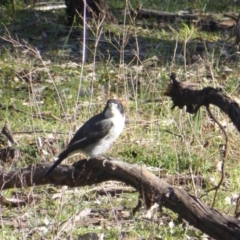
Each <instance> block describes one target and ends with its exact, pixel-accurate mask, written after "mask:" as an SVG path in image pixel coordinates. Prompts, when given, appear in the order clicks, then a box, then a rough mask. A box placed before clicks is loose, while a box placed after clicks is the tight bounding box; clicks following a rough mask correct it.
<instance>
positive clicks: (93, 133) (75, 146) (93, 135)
mask: <svg viewBox="0 0 240 240" xmlns="http://www.w3.org/2000/svg"><path fill="white" fill-rule="evenodd" d="M95 117H96V116H95ZM96 119H99V118H96ZM96 119H94V117H93V118H91V119H90V120H88V121H87V122H86V123H85V124H84V125H83V126H82V127H81V128H80V129H79V130H78V131H77V132H76V133H75V135H74V136H73V138H72V140H71V141H70V143H69V144H68V146H67V148H66V149H65V150H64V151H63V152H61V153H60V154H59V156H58V159H57V161H55V163H54V164H53V165H52V166H51V168H50V169H49V170H48V171H47V173H46V175H45V177H44V178H46V177H47V176H49V174H50V173H51V172H52V171H53V170H54V169H55V168H56V167H57V165H59V164H60V163H61V162H62V161H63V160H64V159H65V158H67V157H68V156H70V154H71V153H74V152H76V151H78V150H80V149H81V148H84V147H86V146H88V145H89V144H91V143H95V142H97V141H99V140H100V139H101V138H104V137H105V136H107V134H108V132H109V130H110V129H111V127H112V125H113V124H112V121H111V120H109V119H102V120H100V121H96Z"/></svg>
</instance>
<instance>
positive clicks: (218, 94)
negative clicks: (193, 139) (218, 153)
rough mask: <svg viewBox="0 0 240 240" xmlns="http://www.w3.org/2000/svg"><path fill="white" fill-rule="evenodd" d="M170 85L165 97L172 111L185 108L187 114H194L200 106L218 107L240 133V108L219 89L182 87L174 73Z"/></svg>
mask: <svg viewBox="0 0 240 240" xmlns="http://www.w3.org/2000/svg"><path fill="white" fill-rule="evenodd" d="M170 78H171V83H170V84H169V85H168V87H167V90H166V92H165V95H166V96H169V97H171V99H172V101H173V106H172V109H174V108H175V107H179V108H180V109H182V108H183V107H184V106H186V107H187V110H186V111H187V112H188V113H191V114H195V113H196V112H197V111H198V110H199V108H200V107H201V106H208V105H210V104H212V105H215V106H217V107H219V108H220V109H221V110H222V111H223V112H225V113H226V114H227V115H228V116H229V118H230V119H231V120H232V122H233V124H234V125H235V126H236V128H237V129H238V131H240V107H239V106H238V104H237V103H236V102H235V101H233V100H232V99H231V98H229V97H228V96H226V95H225V94H223V93H222V91H221V89H216V88H213V87H205V88H203V89H201V90H192V89H189V88H187V87H184V86H183V85H182V84H181V83H180V82H178V81H177V80H176V76H175V74H174V73H172V74H171V76H170Z"/></svg>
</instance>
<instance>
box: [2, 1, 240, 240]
mask: <svg viewBox="0 0 240 240" xmlns="http://www.w3.org/2000/svg"><path fill="white" fill-rule="evenodd" d="M220 2H221V1H220ZM226 2H227V1H226ZM115 3H116V4H115ZM157 3H158V2H156V1H150V2H147V1H142V2H139V1H132V2H131V4H132V6H134V7H136V6H140V5H142V7H148V8H151V7H152V8H155V7H156V8H155V9H159V10H164V11H177V10H179V9H184V8H185V7H191V8H193V9H195V8H197V9H199V10H201V11H215V12H219V11H221V6H220V5H219V6H217V7H218V8H215V9H214V8H213V7H214V6H213V3H212V1H205V2H202V1H192V2H191V3H189V2H187V3H186V1H176V2H173V1H172V2H171V4H170V1H163V2H162V3H161V4H157ZM175 3H176V4H175ZM109 5H110V7H114V8H117V7H122V6H124V4H123V2H122V1H117V2H116V1H110V2H109ZM19 8H20V9H21V5H19ZM228 8H229V9H230V10H231V9H233V10H238V9H239V6H237V5H235V6H232V5H231V4H229V6H228ZM2 10H3V11H2V12H1V13H0V15H2V17H3V18H2V19H4V23H5V24H7V23H8V24H9V25H7V28H9V29H10V30H9V32H10V34H11V38H10V39H14V40H16V41H17V42H18V45H17V46H13V45H12V44H10V43H7V42H5V41H3V40H1V41H2V42H1V43H2V47H1V48H0V75H1V79H0V102H1V104H0V123H1V126H2V127H3V126H4V123H5V121H7V122H8V123H9V125H10V127H11V131H12V132H13V136H14V138H15V140H16V141H17V143H18V144H17V145H16V146H15V147H16V148H17V149H18V150H19V151H20V153H21V154H20V156H19V157H18V159H17V161H14V162H13V163H5V164H3V168H4V169H6V170H13V169H17V168H21V167H26V166H28V165H29V164H36V163H43V162H49V161H53V159H54V157H56V156H57V155H58V154H59V152H61V151H62V150H63V149H64V147H65V146H66V144H67V142H68V141H69V138H71V133H73V132H75V130H76V129H77V128H78V126H80V125H81V124H82V123H84V122H85V121H86V119H88V118H89V117H91V116H92V115H94V114H96V113H98V112H100V111H101V110H102V108H103V106H104V104H105V102H106V99H108V98H110V97H118V98H119V99H121V100H123V101H124V107H125V110H126V116H127V119H128V124H127V125H126V128H125V130H124V132H123V134H122V135H121V136H120V137H119V139H118V140H117V141H116V143H115V144H114V145H113V146H112V147H111V149H110V150H109V151H108V153H107V154H108V155H109V156H112V157H116V158H120V159H122V160H123V161H126V162H129V163H133V164H138V165H140V166H141V165H143V166H147V167H148V166H149V167H150V166H151V167H155V168H156V169H157V170H158V169H160V170H161V171H159V172H160V173H161V176H162V177H165V176H167V175H168V174H170V175H177V176H179V174H180V175H181V176H185V177H188V176H190V173H192V174H193V175H196V176H199V177H202V178H203V179H204V184H202V185H200V186H194V185H193V184H192V182H191V181H190V182H188V183H187V184H186V185H184V186H181V187H183V188H184V189H186V190H187V191H188V192H189V193H191V194H195V195H196V196H197V197H199V196H201V195H202V194H204V193H205V191H206V190H207V189H210V188H211V187H213V186H214V184H216V183H217V182H218V181H219V179H220V174H219V171H218V169H217V165H218V164H219V161H220V160H221V158H220V151H219V148H220V145H221V144H224V138H223V134H222V132H221V131H220V130H219V128H218V127H217V126H216V125H215V124H214V123H213V122H212V121H211V120H210V118H209V117H208V115H207V113H206V111H205V110H204V109H201V111H200V112H199V113H198V114H197V115H196V116H191V115H188V114H187V113H186V112H185V110H179V109H174V110H171V106H172V103H171V101H170V99H168V98H167V97H165V96H164V95H163V93H164V91H165V90H166V87H167V84H168V74H169V73H170V72H171V71H175V72H176V73H177V74H178V76H179V79H180V80H181V81H185V80H187V81H188V82H191V83H195V84H198V87H199V88H203V87H205V86H213V87H215V86H218V85H222V86H223V87H224V89H223V91H224V92H225V93H226V94H228V95H229V96H230V97H232V98H234V99H237V98H238V95H239V87H238V69H237V67H238V62H226V61H225V62H222V59H221V58H222V57H221V56H220V48H219V47H218V45H217V43H216V42H217V41H218V40H219V39H222V38H223V37H222V34H221V33H218V32H216V33H209V32H208V33H207V32H200V31H198V30H197V29H196V28H193V27H189V26H187V25H186V24H184V23H180V24H175V23H174V24H172V25H171V27H170V28H164V29H157V28H156V29H155V28H153V29H149V28H142V27H141V25H140V26H139V25H138V26H137V27H136V26H132V25H126V26H121V25H120V26H114V25H110V26H109V25H107V24H103V26H102V32H101V38H100V39H97V38H96V36H95V35H96V31H95V30H96V24H95V23H91V25H90V26H89V27H91V29H92V30H89V32H88V38H89V39H88V41H87V62H86V63H85V65H84V68H83V72H81V70H82V68H81V50H82V38H81V28H80V27H74V28H73V29H71V28H64V26H62V22H61V19H64V17H65V16H64V11H56V14H55V13H54V14H53V13H50V12H48V13H42V12H37V13H36V12H35V14H37V16H39V17H40V20H41V21H40V23H39V25H36V26H34V27H26V28H23V29H21V24H23V23H24V24H26V23H27V22H26V21H27V19H30V18H33V19H35V18H36V16H35V15H34V12H33V11H17V12H16V13H15V15H8V12H9V11H11V8H10V6H7V7H2ZM14 26H18V27H19V26H20V28H19V29H18V30H16V31H13V30H12V28H11V27H14ZM74 31H75V33H76V32H77V33H76V36H77V37H72V36H71V33H72V32H74ZM1 32H2V33H3V32H4V29H3V28H1ZM5 34H7V32H5ZM42 34H43V35H42ZM44 34H45V35H44ZM16 35H17V36H18V38H16ZM43 36H45V37H43ZM5 37H6V35H5ZM8 37H9V36H8ZM124 37H126V39H128V40H129V41H128V42H127V44H126V46H125V50H126V51H125V53H124V58H123V56H120V54H119V49H121V48H123V45H122V44H123V43H122V39H123V38H124ZM200 37H201V38H203V39H204V40H205V41H211V42H213V43H214V44H215V45H213V46H214V47H213V48H212V49H210V50H209V51H208V52H207V53H206V52H204V55H203V56H202V58H203V59H204V61H205V63H207V64H208V67H209V68H210V69H211V70H212V71H213V72H214V73H217V74H218V75H220V76H221V74H222V71H221V66H222V65H228V66H229V67H231V68H232V69H233V72H232V73H230V74H229V75H227V76H226V79H225V78H221V77H216V78H215V79H214V80H211V79H208V78H207V77H206V76H205V75H204V74H203V76H201V75H200V74H198V73H196V70H194V68H193V64H190V63H188V62H184V61H182V60H181V59H182V56H183V55H184V42H185V43H186V44H189V45H187V47H188V48H187V50H188V52H187V53H186V57H187V58H190V57H191V56H192V54H194V49H195V46H196V41H193V39H196V38H200ZM22 40H24V41H25V43H24V41H22ZM60 40H61V41H60ZM176 43H177V44H178V49H177V51H176V53H175V54H177V55H178V57H176V59H175V61H172V60H173V54H174V49H175V46H176ZM95 46H96V49H95ZM36 49H38V50H39V51H40V54H41V55H38V53H37V52H36ZM64 49H65V50H66V49H67V51H65V52H62V50H64ZM69 49H70V50H71V51H68V50H69ZM139 49H140V50H139ZM95 50H96V51H95ZM138 50H139V51H138ZM133 51H135V52H136V54H135V55H134V54H132V52H133ZM109 54H112V55H111V56H110V55H109ZM128 54H129V55H128ZM131 54H132V55H131ZM40 56H41V57H40ZM153 56H155V57H157V58H158V60H157V61H152V62H151V63H150V64H147V63H146V61H145V60H149V58H152V57H153ZM94 59H95V61H93V60H94ZM123 60H124V64H123ZM199 66H200V65H199V64H198V65H197V69H199V68H200V67H199ZM185 69H186V71H187V73H189V72H190V73H191V71H192V72H193V74H190V75H187V77H186V75H185V73H186V72H185ZM194 71H195V72H194ZM155 98H160V100H159V102H157V103H154V102H152V103H143V102H142V100H146V99H155ZM130 99H131V100H130ZM211 109H212V111H213V113H214V115H215V116H216V117H217V119H218V120H219V121H221V122H222V123H223V124H226V125H227V127H226V131H227V133H228V134H229V153H228V158H227V161H226V177H225V182H224V184H223V186H222V187H221V188H220V190H219V192H218V195H217V200H216V204H215V207H216V209H217V210H219V211H221V212H222V213H226V214H229V215H233V214H234V210H235V206H234V204H228V203H227V202H226V198H227V197H232V194H233V193H237V192H238V186H239V171H238V169H239V159H238V155H239V154H238V152H239V149H238V148H239V147H238V142H239V133H238V132H237V131H236V129H235V128H234V127H232V126H231V125H230V123H229V119H228V118H227V117H226V115H224V114H223V113H222V112H221V111H220V110H219V109H217V108H215V107H211ZM75 112H76V113H77V114H76V115H75ZM38 131H41V132H38ZM17 132H25V133H17ZM29 132H32V133H29ZM78 159H79V156H76V157H73V158H70V159H67V160H66V161H64V164H72V163H73V162H74V161H75V160H78ZM107 186H112V187H116V186H122V184H121V183H115V182H110V183H104V184H101V185H99V186H90V187H85V188H76V189H70V188H65V187H53V186H49V185H48V186H44V187H42V186H34V187H32V188H23V189H11V190H5V191H2V192H1V195H2V196H3V197H5V198H7V199H9V198H16V199H26V203H25V204H23V206H18V207H13V206H11V205H10V204H6V205H4V204H3V205H1V210H0V212H1V214H0V216H1V219H0V222H1V225H2V228H1V229H0V238H1V237H2V238H3V239H26V238H29V239H40V238H42V239H53V238H54V236H56V234H59V238H60V239H65V238H67V237H69V236H70V237H72V238H73V239H78V238H79V236H81V235H83V234H86V233H89V232H90V233H92V232H96V233H99V234H104V239H122V238H124V237H128V238H130V237H133V238H134V237H136V238H139V239H140V237H144V238H146V239H151V237H153V236H154V237H155V238H157V237H158V238H162V239H179V238H183V239H186V238H187V237H201V236H202V233H201V232H199V231H198V230H197V229H193V228H186V227H185V226H184V225H183V224H182V223H180V222H178V216H176V214H175V213H173V212H171V211H169V210H168V209H165V208H163V211H162V212H158V211H156V213H155V214H154V217H153V218H152V219H146V218H145V214H146V212H145V209H141V210H140V211H139V212H137V214H136V216H132V214H131V211H132V209H133V208H134V207H135V206H136V204H137V201H138V195H137V193H135V192H133V193H123V194H120V195H117V196H111V195H103V196H101V195H99V194H98V193H97V190H96V189H95V188H96V187H98V188H100V189H101V188H106V187H107ZM94 189H95V190H94ZM16 196H18V197H16ZM212 200H213V193H212V192H211V193H209V194H208V195H207V196H205V197H203V198H202V201H203V202H205V203H206V204H208V205H211V204H212ZM115 207H118V208H119V209H118V210H115V211H113V210H114V208H115ZM86 208H91V210H92V212H91V214H90V217H89V218H90V219H94V218H95V219H98V220H99V221H98V222H97V223H93V224H85V225H84V224H82V222H81V221H80V219H81V217H80V218H79V219H78V220H76V222H75V223H73V222H71V221H70V219H71V217H74V216H75V217H78V216H79V214H80V213H81V212H82V211H84V210H85V209H86ZM64 223H67V224H66V226H65V225H64ZM64 226H65V227H64Z"/></svg>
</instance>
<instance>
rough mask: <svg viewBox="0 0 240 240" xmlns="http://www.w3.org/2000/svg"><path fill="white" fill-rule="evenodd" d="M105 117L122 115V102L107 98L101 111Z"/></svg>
mask: <svg viewBox="0 0 240 240" xmlns="http://www.w3.org/2000/svg"><path fill="white" fill-rule="evenodd" d="M103 113H104V114H105V116H106V117H108V118H111V117H118V116H122V117H123V116H124V109H123V105H122V103H121V102H120V101H119V100H117V99H109V100H108V101H107V104H106V107H105V109H104V111H103Z"/></svg>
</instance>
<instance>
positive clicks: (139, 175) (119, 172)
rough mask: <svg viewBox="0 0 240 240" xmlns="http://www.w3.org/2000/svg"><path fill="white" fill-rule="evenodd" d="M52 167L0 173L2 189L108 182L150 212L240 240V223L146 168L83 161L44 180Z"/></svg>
mask: <svg viewBox="0 0 240 240" xmlns="http://www.w3.org/2000/svg"><path fill="white" fill-rule="evenodd" d="M49 167H50V164H37V165H35V166H29V167H27V168H23V169H19V170H16V171H10V172H8V173H1V174H0V179H1V180H0V186H1V189H9V188H14V187H18V188H20V187H29V186H33V185H35V186H37V185H44V184H54V185H58V186H62V185H67V186H70V187H80V186H86V185H92V184H96V183H101V182H104V181H108V180H117V181H122V182H124V183H126V184H129V185H130V186H132V187H134V188H135V189H136V190H138V191H139V193H140V195H142V196H144V197H145V198H146V197H147V198H148V199H144V201H145V204H146V203H147V208H149V207H150V206H151V204H153V203H154V202H156V203H158V204H159V205H161V206H165V207H167V208H169V209H171V210H172V211H174V212H176V213H177V214H179V216H180V217H181V218H183V219H185V220H186V221H188V222H189V224H191V225H193V226H194V227H196V228H198V229H199V230H201V231H203V232H205V233H207V234H208V235H209V236H211V237H213V238H215V239H225V240H237V239H240V220H238V219H236V218H233V217H230V216H227V215H225V214H221V213H219V212H218V211H217V210H215V209H213V208H210V207H208V206H207V205H205V204H204V203H202V202H200V200H199V199H197V198H196V197H194V196H192V195H190V194H188V193H187V192H186V191H184V190H182V189H178V188H177V187H175V186H172V185H170V184H168V183H166V182H165V181H163V180H161V179H160V178H158V177H156V176H155V175H154V174H152V173H150V172H149V171H147V170H146V169H145V168H143V167H139V166H137V165H132V164H129V163H125V162H122V161H117V160H111V161H108V160H107V159H90V160H88V161H87V160H80V161H79V162H77V163H75V164H74V165H73V166H64V165H60V166H58V167H57V168H56V169H55V171H54V172H53V174H52V175H50V176H49V178H47V179H43V176H44V175H45V174H46V172H47V170H48V169H49Z"/></svg>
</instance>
